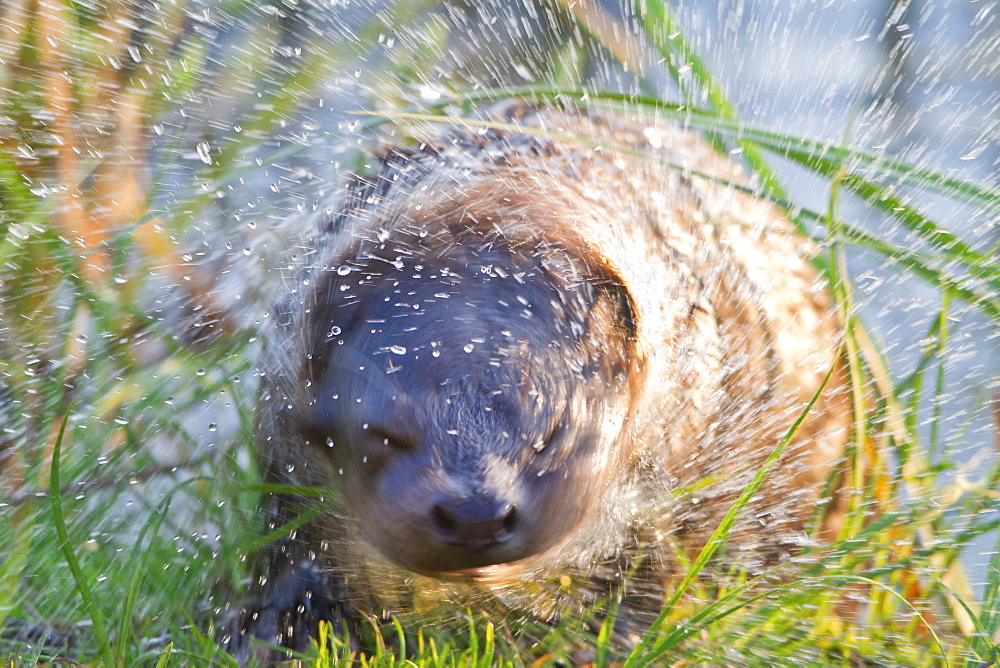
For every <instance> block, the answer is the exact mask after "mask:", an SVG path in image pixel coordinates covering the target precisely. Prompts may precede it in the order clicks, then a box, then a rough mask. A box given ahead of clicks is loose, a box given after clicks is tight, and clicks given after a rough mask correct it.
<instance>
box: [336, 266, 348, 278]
mask: <svg viewBox="0 0 1000 668" xmlns="http://www.w3.org/2000/svg"><path fill="white" fill-rule="evenodd" d="M349 273H351V267H350V265H346V264H342V265H340V266H339V267H337V275H338V276H347V275H348V274H349Z"/></svg>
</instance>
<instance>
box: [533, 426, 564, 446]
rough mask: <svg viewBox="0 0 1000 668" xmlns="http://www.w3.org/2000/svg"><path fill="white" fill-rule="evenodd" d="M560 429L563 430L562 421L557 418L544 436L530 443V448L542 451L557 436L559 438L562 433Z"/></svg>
mask: <svg viewBox="0 0 1000 668" xmlns="http://www.w3.org/2000/svg"><path fill="white" fill-rule="evenodd" d="M562 430H563V423H562V420H559V421H558V422H556V423H555V424H553V425H552V428H551V429H549V433H548V434H547V435H546V436H545V438H540V439H538V440H537V441H535V442H534V443H532V444H531V449H532V450H534V451H535V452H542V451H543V450H545V448H547V447H549V446H550V445H552V443H553V442H554V441H555V440H556V439H557V438H559V436H561V435H562Z"/></svg>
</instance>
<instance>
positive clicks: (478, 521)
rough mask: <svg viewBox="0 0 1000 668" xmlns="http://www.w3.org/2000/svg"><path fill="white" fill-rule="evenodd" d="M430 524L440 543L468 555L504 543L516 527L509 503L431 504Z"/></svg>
mask: <svg viewBox="0 0 1000 668" xmlns="http://www.w3.org/2000/svg"><path fill="white" fill-rule="evenodd" d="M431 521H432V523H433V525H434V529H435V530H436V531H437V532H438V535H439V536H440V537H441V539H442V540H443V541H444V542H446V543H449V544H451V545H454V546H456V547H460V548H462V549H465V550H468V551H469V552H479V551H481V550H485V549H487V548H490V547H493V546H494V545H498V544H500V543H503V542H504V541H506V540H508V539H509V538H510V537H511V536H512V535H513V532H514V529H515V528H516V526H517V523H518V513H517V507H516V506H515V505H514V504H513V503H507V502H501V501H497V500H494V499H452V500H442V501H439V502H438V503H435V504H434V506H433V507H432V508H431Z"/></svg>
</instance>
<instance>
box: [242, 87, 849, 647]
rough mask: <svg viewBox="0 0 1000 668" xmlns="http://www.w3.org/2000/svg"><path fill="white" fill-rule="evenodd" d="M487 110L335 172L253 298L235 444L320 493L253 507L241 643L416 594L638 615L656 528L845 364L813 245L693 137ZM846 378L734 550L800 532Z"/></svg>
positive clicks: (723, 480)
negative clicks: (249, 412)
mask: <svg viewBox="0 0 1000 668" xmlns="http://www.w3.org/2000/svg"><path fill="white" fill-rule="evenodd" d="M488 117H489V118H490V119H491V123H490V124H486V125H473V126H469V127H463V128H459V129H452V130H451V131H450V132H448V133H447V134H445V135H444V136H440V137H437V138H435V139H426V138H425V139H424V143H423V144H421V145H420V147H419V148H416V149H404V148H399V149H391V150H389V151H388V152H387V153H386V155H385V157H384V159H383V160H382V163H381V167H380V169H379V171H378V173H377V175H376V176H375V177H374V179H373V180H370V181H368V180H364V179H360V178H359V179H356V181H355V182H354V183H353V184H352V185H351V187H350V190H349V197H348V201H347V203H346V204H345V205H344V207H343V208H342V209H341V210H340V211H339V212H338V213H336V214H335V215H334V216H333V217H332V218H329V219H328V220H324V221H321V224H320V226H319V228H320V229H319V231H318V233H317V235H316V241H315V243H314V244H313V246H312V247H311V250H310V253H311V255H312V257H311V258H307V259H306V261H305V264H307V265H308V267H307V268H306V269H304V270H303V274H302V276H301V277H300V280H298V281H297V283H296V286H295V287H294V288H293V289H291V290H290V291H289V293H288V295H287V296H286V297H285V299H284V300H283V301H282V302H281V303H280V304H279V305H278V306H277V307H276V308H275V310H274V313H273V314H272V316H271V318H272V320H273V327H272V330H271V332H270V333H269V336H268V342H267V346H266V351H265V355H264V358H265V362H264V364H263V367H262V371H261V376H262V390H261V397H260V417H259V437H258V439H257V443H256V449H257V454H258V456H259V458H260V460H261V462H262V464H263V467H264V470H265V471H266V475H267V479H268V481H270V482H273V483H281V484H293V485H306V486H318V487H320V488H323V489H327V490H329V492H328V494H326V496H327V498H326V499H325V504H326V505H325V506H323V508H322V509H321V511H319V512H318V514H317V510H316V506H317V504H316V502H315V501H310V500H307V499H304V498H301V497H297V496H295V495H293V494H280V495H275V496H274V498H273V505H272V507H271V518H270V523H269V526H270V527H271V528H274V527H278V526H282V525H283V524H284V523H286V522H294V523H295V528H294V529H293V530H291V531H290V532H289V535H288V537H287V538H286V539H285V540H282V541H280V542H278V543H277V544H275V545H274V546H273V547H272V548H271V551H270V557H269V572H268V576H267V578H266V585H265V595H264V598H263V601H262V602H261V603H260V604H258V605H255V606H251V607H248V608H245V609H243V610H242V611H241V613H240V615H239V619H238V620H237V621H236V623H235V625H234V627H233V628H234V631H233V638H232V639H231V641H230V645H229V646H230V648H233V649H234V651H235V652H236V653H237V654H238V655H240V656H243V657H244V658H245V657H247V656H249V654H248V652H250V651H251V650H249V649H248V647H249V643H247V642H246V638H248V637H250V636H256V637H258V638H260V639H263V640H264V641H266V642H269V643H273V644H276V645H282V646H285V647H289V648H296V649H301V648H304V647H306V646H308V642H309V637H310V635H312V634H314V633H315V627H316V624H317V622H318V621H319V620H323V619H326V620H330V621H332V622H333V623H334V628H335V629H340V628H344V627H345V626H346V628H347V629H348V633H349V634H351V635H352V636H353V635H354V633H355V631H356V625H357V623H358V622H359V620H360V619H362V618H363V615H364V614H371V613H374V614H378V613H383V612H397V611H401V610H405V609H407V608H408V607H410V606H412V605H413V600H414V599H415V598H419V599H420V600H421V601H422V605H424V606H425V605H426V603H427V601H432V602H437V603H444V604H459V605H463V606H464V605H467V604H470V603H471V604H473V605H476V606H478V607H483V608H487V609H495V610H507V609H515V610H522V611H526V612H528V613H533V614H535V615H539V616H541V617H544V618H550V617H552V616H553V615H558V614H559V613H560V612H561V611H563V610H565V609H566V608H567V607H568V606H580V605H584V604H587V603H590V602H593V601H596V600H597V599H598V598H599V597H601V596H607V595H608V592H609V591H611V592H612V593H613V594H614V595H615V596H618V597H624V601H625V602H624V604H623V612H622V615H621V618H622V619H628V620H632V622H635V620H640V622H638V626H636V627H635V628H623V629H621V631H622V632H624V633H630V632H635V631H637V630H638V631H641V619H643V615H651V614H655V612H656V611H657V610H658V607H659V605H660V604H661V602H662V594H663V591H664V588H665V587H666V586H667V584H666V583H667V581H668V580H669V577H670V576H671V575H672V574H673V566H671V564H672V563H673V562H674V561H675V559H674V558H673V556H672V555H673V554H675V550H676V549H678V548H679V549H682V550H686V551H687V552H688V553H691V554H694V553H696V551H697V550H698V549H700V547H701V546H702V545H704V543H705V541H706V540H707V537H708V536H709V535H710V534H711V532H712V531H713V530H714V528H715V527H716V526H717V524H718V522H719V520H720V519H721V517H722V516H723V514H724V513H725V511H726V510H727V509H728V506H729V504H730V503H731V502H732V501H733V499H734V498H735V496H736V495H737V494H738V493H739V491H740V490H741V489H742V488H743V487H744V486H745V484H746V483H747V482H748V480H749V478H750V476H752V474H753V472H754V471H755V470H756V469H757V468H758V467H759V466H760V464H761V463H762V462H763V460H764V458H765V457H766V456H767V455H768V454H769V453H770V452H771V451H772V449H773V448H774V447H775V445H776V443H777V442H778V440H779V439H780V437H781V435H782V434H783V433H784V432H785V430H787V428H788V427H789V425H790V424H791V423H792V421H793V420H794V419H795V418H796V417H797V416H798V414H799V412H800V411H801V410H802V409H803V407H804V406H805V405H806V404H807V402H808V401H809V399H810V398H811V397H812V396H813V395H814V393H815V392H816V391H817V389H818V388H819V386H820V383H821V382H822V380H823V378H824V376H825V375H826V373H827V371H828V370H829V369H830V367H831V366H832V365H835V364H836V363H837V362H836V360H835V348H836V345H835V342H836V340H837V338H838V321H837V319H836V317H835V315H834V309H833V305H832V302H831V300H830V298H829V296H828V294H827V291H826V287H825V284H824V283H823V281H822V280H821V279H820V278H819V276H818V275H817V273H816V272H815V271H814V270H813V268H812V267H811V265H810V263H809V259H808V257H809V253H810V248H809V245H808V243H807V242H805V241H804V240H803V239H802V238H801V237H799V236H797V235H796V234H795V233H793V231H792V228H791V225H790V223H789V222H788V221H787V220H786V219H784V218H783V217H782V216H781V215H780V213H779V212H778V211H777V210H776V209H775V208H774V207H772V206H771V205H769V204H767V203H766V202H764V201H762V200H759V199H757V198H754V197H752V196H750V195H748V194H746V193H745V192H743V191H740V190H739V189H735V188H732V187H727V186H725V185H723V184H722V183H720V182H737V183H738V182H741V180H742V179H741V176H740V173H739V169H738V168H737V167H736V166H734V165H733V164H732V163H730V162H729V161H727V160H725V159H724V158H723V157H721V156H720V155H719V154H717V153H716V152H715V151H714V150H713V149H712V148H711V147H709V146H708V145H707V144H705V143H704V142H703V141H701V140H700V139H698V138H697V137H696V136H695V135H693V134H692V133H690V132H687V131H684V130H681V129H679V128H676V127H674V126H671V125H667V124H663V123H658V122H655V121H654V120H651V119H646V120H638V119H632V118H625V117H622V116H618V115H614V114H607V115H596V114H588V113H586V112H583V111H579V110H573V109H561V108H555V107H548V108H541V109H538V108H530V107H527V106H525V105H521V104H518V103H511V104H507V105H504V106H503V107H502V108H500V109H499V110H494V111H493V112H492V113H491V114H489V115H488ZM517 127H520V128H522V129H521V130H518V129H516V128H517ZM578 138H579V139H578ZM844 383H845V378H844V374H843V373H842V371H841V370H838V371H837V373H835V374H834V376H833V378H832V380H831V383H830V385H829V386H828V388H827V390H826V391H825V393H824V395H823V397H822V398H821V399H820V401H819V402H818V403H817V405H816V408H815V410H814V413H815V414H814V415H813V416H811V417H810V418H809V419H808V420H807V421H806V422H805V423H804V424H803V426H802V427H801V429H800V430H799V431H798V432H797V435H796V439H795V441H794V443H793V446H792V447H791V448H790V449H789V450H788V452H787V454H786V456H785V458H784V460H783V463H782V466H781V468H780V469H779V470H778V471H776V472H775V474H774V475H773V476H772V478H771V479H770V480H769V481H768V483H767V485H766V486H765V488H764V490H763V491H762V492H761V493H760V494H759V495H758V498H756V499H755V500H754V501H753V502H752V503H751V504H750V506H748V507H747V509H746V510H745V512H744V513H743V516H742V518H741V519H740V521H739V522H738V524H737V525H736V526H735V527H734V530H733V531H732V533H731V534H730V539H729V546H730V547H729V552H730V553H731V554H732V555H733V558H735V559H738V560H739V561H740V563H741V564H744V565H746V566H747V567H749V568H751V569H752V568H756V567H760V566H763V565H767V564H770V563H774V562H776V561H778V560H780V559H782V558H783V557H785V556H787V555H788V554H790V553H791V552H792V551H793V550H794V549H795V548H796V547H798V546H800V545H801V544H802V543H803V541H804V540H806V539H805V538H804V536H803V535H802V530H803V528H804V527H805V526H806V524H807V522H808V520H809V517H810V515H812V514H813V513H814V511H815V508H816V505H817V502H818V497H819V494H820V489H821V487H822V484H823V483H824V481H826V479H827V477H828V475H829V473H830V471H831V469H832V467H833V465H834V463H835V461H836V460H837V459H838V457H839V456H840V455H841V453H842V450H843V448H844V444H845V440H846V437H847V422H848V415H847V407H846V404H845V399H844V392H843V386H844ZM331 498H332V501H331ZM640 555H642V556H643V557H644V558H643V559H639V557H640ZM640 562H641V563H642V564H643V566H642V567H641V569H639V570H641V571H642V572H641V574H638V575H637V574H636V573H635V571H636V569H637V566H636V565H637V564H639V563H640ZM630 572H632V574H633V577H632V578H631V579H630V578H627V577H626V574H627V573H630Z"/></svg>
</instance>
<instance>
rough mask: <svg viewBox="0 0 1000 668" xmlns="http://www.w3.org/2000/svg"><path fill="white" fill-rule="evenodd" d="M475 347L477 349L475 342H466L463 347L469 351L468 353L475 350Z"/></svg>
mask: <svg viewBox="0 0 1000 668" xmlns="http://www.w3.org/2000/svg"><path fill="white" fill-rule="evenodd" d="M475 349H476V346H474V345H473V344H471V343H466V344H465V345H464V346H463V347H462V350H464V351H465V352H467V353H471V352H472V351H473V350H475Z"/></svg>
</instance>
